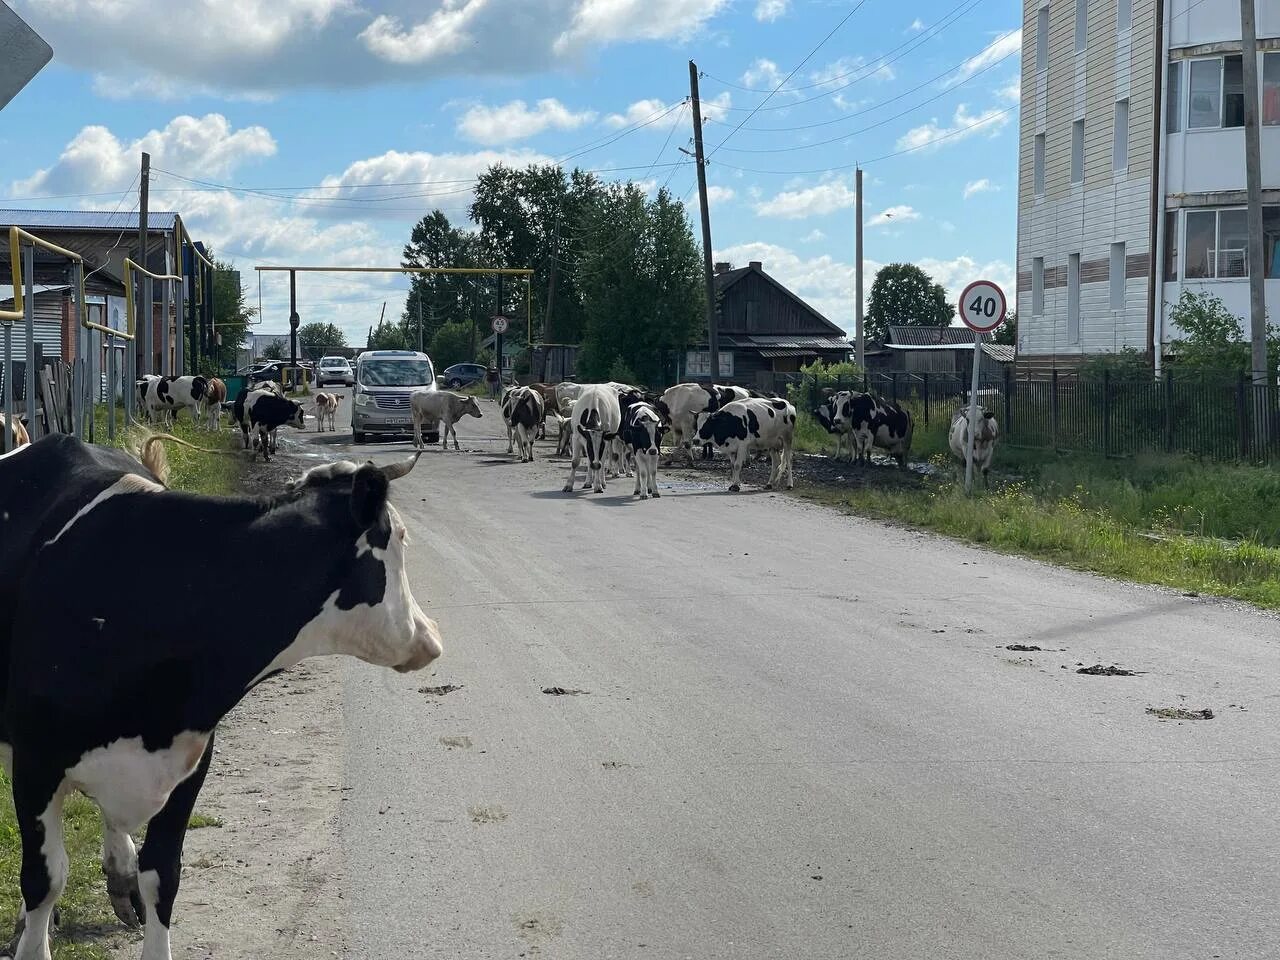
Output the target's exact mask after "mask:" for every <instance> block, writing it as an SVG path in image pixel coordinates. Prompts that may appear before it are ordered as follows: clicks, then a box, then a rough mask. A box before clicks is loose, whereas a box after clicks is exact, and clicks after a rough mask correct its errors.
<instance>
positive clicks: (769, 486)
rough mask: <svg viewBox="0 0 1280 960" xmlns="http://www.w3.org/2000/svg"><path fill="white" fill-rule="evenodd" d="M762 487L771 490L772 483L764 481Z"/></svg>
mask: <svg viewBox="0 0 1280 960" xmlns="http://www.w3.org/2000/svg"><path fill="white" fill-rule="evenodd" d="M764 488H765V489H766V490H772V489H773V484H772V483H766V484H765V485H764Z"/></svg>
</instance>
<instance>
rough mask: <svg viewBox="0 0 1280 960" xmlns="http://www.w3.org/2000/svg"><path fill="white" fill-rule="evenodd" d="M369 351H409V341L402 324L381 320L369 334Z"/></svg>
mask: <svg viewBox="0 0 1280 960" xmlns="http://www.w3.org/2000/svg"><path fill="white" fill-rule="evenodd" d="M367 349H369V350H408V349H409V340H408V338H407V337H406V336H405V334H404V330H403V329H402V328H401V326H400V324H398V323H394V322H389V321H387V320H379V321H378V325H377V326H376V327H374V328H373V331H372V332H371V333H370V334H369V344H368V347H367Z"/></svg>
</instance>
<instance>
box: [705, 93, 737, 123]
mask: <svg viewBox="0 0 1280 960" xmlns="http://www.w3.org/2000/svg"><path fill="white" fill-rule="evenodd" d="M732 104H733V99H732V97H730V96H729V91H728V90H724V91H722V92H720V93H718V94H716V95H715V96H714V97H712V98H711V99H710V100H708V99H706V98H705V97H703V99H702V103H701V104H699V106H701V107H702V119H703V122H706V121H710V122H712V123H724V122H725V117H726V116H727V115H728V111H729V107H730V106H732Z"/></svg>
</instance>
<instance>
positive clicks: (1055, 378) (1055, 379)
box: [1049, 367, 1058, 450]
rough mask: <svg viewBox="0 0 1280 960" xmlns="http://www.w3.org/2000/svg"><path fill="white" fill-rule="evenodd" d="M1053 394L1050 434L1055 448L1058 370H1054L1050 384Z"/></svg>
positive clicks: (1050, 409)
mask: <svg viewBox="0 0 1280 960" xmlns="http://www.w3.org/2000/svg"><path fill="white" fill-rule="evenodd" d="M1049 389H1050V390H1051V391H1052V396H1051V398H1050V402H1049V434H1050V437H1051V438H1052V443H1053V449H1054V450H1057V449H1058V370H1057V368H1056V367H1055V368H1054V370H1053V380H1052V382H1051V383H1050V384H1049Z"/></svg>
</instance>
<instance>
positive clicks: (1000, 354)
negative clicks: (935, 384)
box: [885, 343, 1015, 363]
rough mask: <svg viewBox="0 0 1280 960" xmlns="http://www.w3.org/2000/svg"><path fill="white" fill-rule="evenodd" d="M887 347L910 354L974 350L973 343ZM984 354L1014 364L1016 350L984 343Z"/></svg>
mask: <svg viewBox="0 0 1280 960" xmlns="http://www.w3.org/2000/svg"><path fill="white" fill-rule="evenodd" d="M885 347H886V348H887V349H889V350H899V351H902V352H909V351H913V350H920V351H923V352H926V353H927V352H929V351H931V350H932V351H943V350H972V349H973V344H972V343H887V344H885ZM982 352H983V353H985V354H986V355H987V356H988V357H990V358H991V359H992V360H994V361H996V363H1013V361H1014V353H1015V351H1014V349H1013V346H1012V345H1011V344H1007V343H984V344H983V345H982Z"/></svg>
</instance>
